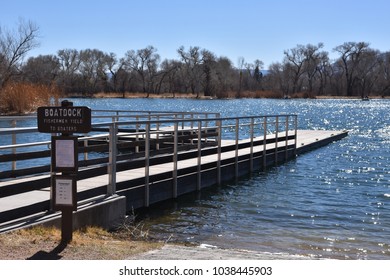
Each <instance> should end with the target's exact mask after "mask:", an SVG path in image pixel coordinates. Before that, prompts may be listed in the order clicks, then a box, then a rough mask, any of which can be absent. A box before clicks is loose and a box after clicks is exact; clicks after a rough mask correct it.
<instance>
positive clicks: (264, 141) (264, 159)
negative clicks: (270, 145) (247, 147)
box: [263, 117, 268, 170]
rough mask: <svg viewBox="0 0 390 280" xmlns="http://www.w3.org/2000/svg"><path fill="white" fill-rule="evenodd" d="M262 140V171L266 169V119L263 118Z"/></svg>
mask: <svg viewBox="0 0 390 280" xmlns="http://www.w3.org/2000/svg"><path fill="white" fill-rule="evenodd" d="M263 125H264V138H263V170H265V169H266V167H267V128H268V124H267V117H264V124H263Z"/></svg>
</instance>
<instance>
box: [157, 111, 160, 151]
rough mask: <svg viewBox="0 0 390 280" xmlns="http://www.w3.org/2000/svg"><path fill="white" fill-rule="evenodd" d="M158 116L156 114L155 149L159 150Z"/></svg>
mask: <svg viewBox="0 0 390 280" xmlns="http://www.w3.org/2000/svg"><path fill="white" fill-rule="evenodd" d="M159 139H160V116H159V115H157V122H156V150H157V151H158V150H160V143H159Z"/></svg>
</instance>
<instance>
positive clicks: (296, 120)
mask: <svg viewBox="0 0 390 280" xmlns="http://www.w3.org/2000/svg"><path fill="white" fill-rule="evenodd" d="M294 126H295V135H294V155H295V156H296V155H297V141H298V139H297V133H298V116H294Z"/></svg>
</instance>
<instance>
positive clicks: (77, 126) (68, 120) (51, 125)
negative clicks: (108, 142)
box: [37, 106, 91, 133]
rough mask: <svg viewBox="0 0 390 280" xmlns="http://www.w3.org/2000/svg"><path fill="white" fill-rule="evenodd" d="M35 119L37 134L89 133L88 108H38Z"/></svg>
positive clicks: (89, 117) (89, 113) (89, 119)
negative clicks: (36, 121) (36, 120)
mask: <svg viewBox="0 0 390 280" xmlns="http://www.w3.org/2000/svg"><path fill="white" fill-rule="evenodd" d="M37 117H38V131H39V132H46V133H77V132H79V133H87V132H89V131H91V109H90V108H89V107H85V106H69V107H63V106H62V107H39V108H38V112H37Z"/></svg>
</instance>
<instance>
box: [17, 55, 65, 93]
mask: <svg viewBox="0 0 390 280" xmlns="http://www.w3.org/2000/svg"><path fill="white" fill-rule="evenodd" d="M59 69H60V63H59V59H58V57H57V56H55V55H40V56H37V57H30V58H29V59H28V60H27V63H26V64H25V65H24V66H23V68H22V72H23V79H24V80H27V81H29V82H32V83H36V84H45V85H48V86H49V85H51V84H52V83H54V82H55V81H56V80H57V76H58V74H59Z"/></svg>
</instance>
